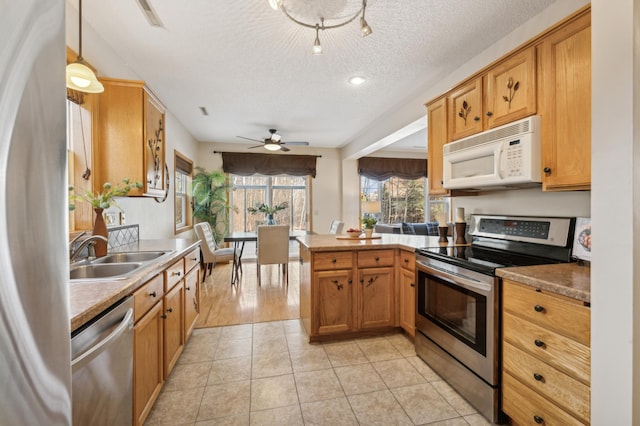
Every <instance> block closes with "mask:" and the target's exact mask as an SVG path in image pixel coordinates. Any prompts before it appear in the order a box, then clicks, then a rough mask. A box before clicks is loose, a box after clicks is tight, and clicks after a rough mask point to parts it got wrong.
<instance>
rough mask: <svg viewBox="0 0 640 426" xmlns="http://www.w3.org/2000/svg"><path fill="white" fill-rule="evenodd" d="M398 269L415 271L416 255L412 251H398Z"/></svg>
mask: <svg viewBox="0 0 640 426" xmlns="http://www.w3.org/2000/svg"><path fill="white" fill-rule="evenodd" d="M400 267H402V268H404V269H407V270H409V271H415V270H416V254H415V252H412V251H406V250H400Z"/></svg>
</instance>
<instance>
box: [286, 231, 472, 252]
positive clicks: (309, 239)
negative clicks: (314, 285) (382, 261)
mask: <svg viewBox="0 0 640 426" xmlns="http://www.w3.org/2000/svg"><path fill="white" fill-rule="evenodd" d="M344 236H345V235H333V234H311V235H304V236H300V237H297V238H296V240H297V241H298V242H299V243H300V244H301V245H302V246H304V247H306V248H307V249H309V250H310V251H317V252H321V251H340V250H353V249H358V250H375V249H381V248H400V249H405V250H415V249H417V248H421V247H446V246H451V247H455V246H460V245H456V244H454V243H453V242H454V237H449V241H448V242H446V243H444V242H443V243H440V242H438V239H439V238H440V237H434V236H426V235H405V234H373V236H374V237H381V238H379V239H356V238H353V239H337V238H336V237H344ZM462 245H463V246H464V245H469V244H462Z"/></svg>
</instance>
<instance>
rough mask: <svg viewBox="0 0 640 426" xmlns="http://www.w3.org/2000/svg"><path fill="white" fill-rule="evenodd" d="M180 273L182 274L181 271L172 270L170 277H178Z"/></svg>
mask: <svg viewBox="0 0 640 426" xmlns="http://www.w3.org/2000/svg"><path fill="white" fill-rule="evenodd" d="M180 275H182V272H172V273H171V276H172V277H173V276H177V277H179V276H180Z"/></svg>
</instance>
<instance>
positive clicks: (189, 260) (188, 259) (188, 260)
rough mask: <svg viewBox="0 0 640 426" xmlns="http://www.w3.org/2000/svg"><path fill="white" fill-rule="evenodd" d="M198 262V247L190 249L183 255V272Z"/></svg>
mask: <svg viewBox="0 0 640 426" xmlns="http://www.w3.org/2000/svg"><path fill="white" fill-rule="evenodd" d="M199 263H200V247H198V248H195V249H193V250H191V251H190V252H189V253H187V255H186V256H185V257H184V270H185V272H189V271H190V270H191V269H193V268H194V267H195V266H196V265H198V264H199Z"/></svg>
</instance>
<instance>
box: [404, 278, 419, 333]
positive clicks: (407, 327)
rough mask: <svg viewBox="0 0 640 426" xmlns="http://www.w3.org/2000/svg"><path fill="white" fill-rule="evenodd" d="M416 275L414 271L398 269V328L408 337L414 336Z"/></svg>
mask: <svg viewBox="0 0 640 426" xmlns="http://www.w3.org/2000/svg"><path fill="white" fill-rule="evenodd" d="M415 280H416V275H415V272H414V271H411V270H408V269H405V268H400V327H402V329H403V330H404V331H406V332H407V334H408V335H410V336H412V337H413V336H414V335H415V324H416V289H415V287H416V281H415Z"/></svg>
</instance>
